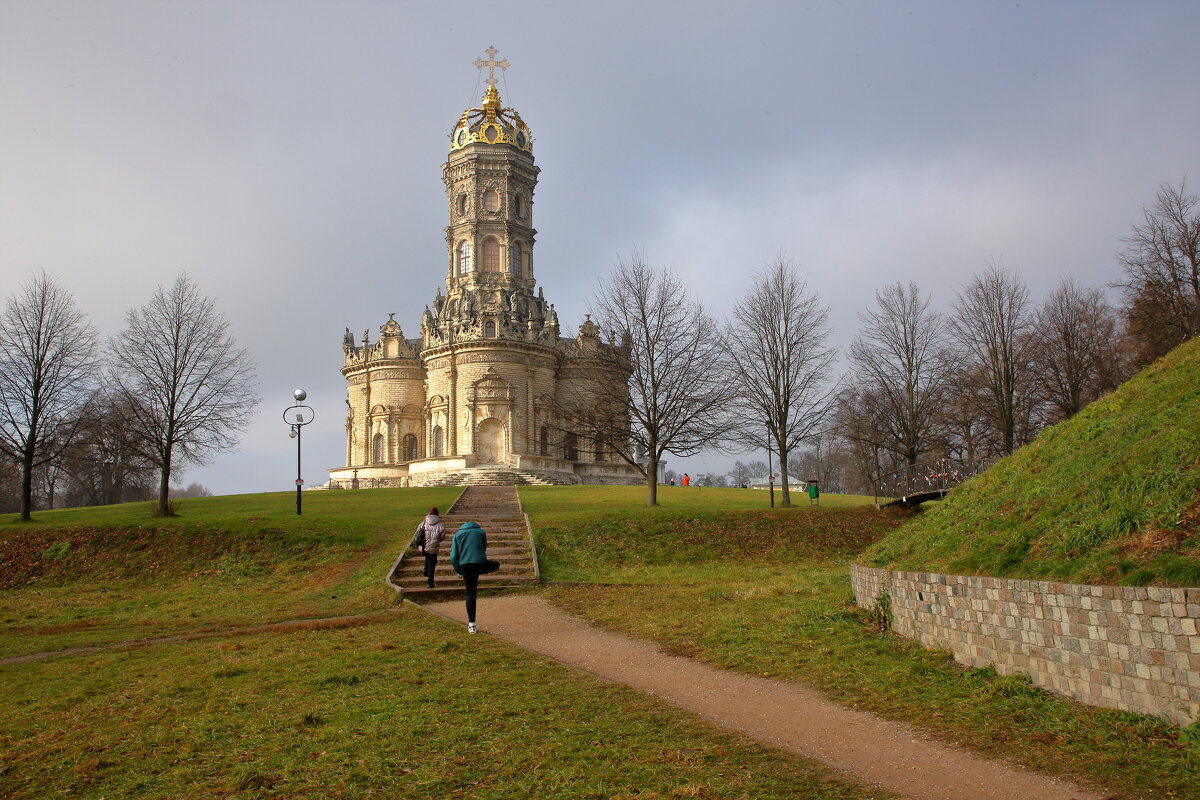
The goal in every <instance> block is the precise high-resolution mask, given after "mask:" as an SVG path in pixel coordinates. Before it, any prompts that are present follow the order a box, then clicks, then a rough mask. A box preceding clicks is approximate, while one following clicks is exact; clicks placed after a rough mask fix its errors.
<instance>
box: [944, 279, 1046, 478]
mask: <svg viewBox="0 0 1200 800" xmlns="http://www.w3.org/2000/svg"><path fill="white" fill-rule="evenodd" d="M954 312H955V313H954V316H953V318H952V320H951V323H950V325H951V330H952V331H953V334H954V336H955V338H956V339H957V340H958V343H959V345H960V346H961V348H962V350H963V358H964V360H965V362H966V363H965V366H966V369H967V371H968V372H971V373H973V374H974V375H976V376H977V378H978V381H979V382H978V384H977V386H978V388H979V389H980V391H979V393H978V394H977V395H976V398H977V401H978V402H979V404H980V409H981V411H982V412H983V414H984V416H985V418H986V419H987V420H988V422H989V423H990V425H991V428H992V432H993V434H994V436H995V439H996V442H995V444H996V447H997V449H998V450H999V451H1000V453H1002V454H1007V453H1011V452H1012V451H1013V450H1015V449H1016V448H1017V447H1018V446H1020V445H1022V444H1024V443H1025V442H1026V441H1028V440H1029V439H1030V438H1032V436H1033V432H1034V426H1033V423H1032V415H1033V412H1034V409H1035V406H1036V387H1035V385H1034V381H1033V370H1032V355H1033V353H1032V346H1031V345H1032V337H1031V336H1030V328H1031V325H1030V323H1031V315H1030V313H1029V290H1028V289H1027V288H1026V286H1025V284H1024V283H1022V282H1021V280H1020V279H1019V278H1018V277H1017V276H1016V274H1015V273H1013V272H1012V271H1010V270H1006V269H1003V268H1001V267H1000V266H999V265H998V264H995V263H993V264H990V265H989V266H988V268H987V269H986V270H985V271H984V272H983V274H981V275H976V276H975V277H974V278H972V279H971V282H970V283H968V284H967V285H966V286H965V287H964V288H963V290H962V291H961V292H959V294H958V297H957V299H956V300H955V303H954Z"/></svg>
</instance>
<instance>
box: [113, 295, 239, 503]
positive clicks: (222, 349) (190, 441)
mask: <svg viewBox="0 0 1200 800" xmlns="http://www.w3.org/2000/svg"><path fill="white" fill-rule="evenodd" d="M125 323H126V327H125V330H124V331H122V332H121V334H120V335H119V336H118V337H117V338H115V339H114V340H112V342H111V343H110V350H111V364H112V370H111V383H112V386H113V390H114V393H115V394H116V396H117V397H118V398H119V399H120V400H121V401H122V402H123V403H124V404H126V405H127V406H128V408H129V409H130V410H131V413H132V415H133V417H134V420H135V424H134V426H133V429H134V430H135V431H137V433H138V435H139V439H140V444H141V450H142V453H143V455H145V456H146V457H147V458H149V459H150V460H151V461H152V462H153V463H154V465H155V466H156V467H158V470H159V483H158V506H157V507H158V513H159V514H161V515H166V514H169V513H170V505H169V503H168V500H169V492H170V486H171V473H172V470H173V469H174V468H175V466H176V465H177V464H188V463H191V464H202V463H205V462H206V461H207V460H208V459H209V457H211V455H212V454H213V453H215V452H219V451H222V450H227V449H229V448H232V447H234V446H235V445H236V444H237V440H238V434H239V433H240V432H241V431H242V430H243V429H244V428H245V426H246V424H247V423H248V422H249V416H250V413H251V412H252V411H253V409H254V407H255V405H257V404H258V401H259V398H258V396H257V394H256V393H255V388H256V387H255V376H254V364H253V362H252V361H251V359H250V356H249V354H248V353H247V352H246V351H245V350H244V349H242V348H239V347H238V346H237V344H236V343H235V341H234V339H233V337H232V336H231V335H230V334H229V323H228V322H227V321H226V320H225V317H224V316H223V315H222V314H221V313H220V312H218V311H217V309H216V304H215V303H214V302H213V300H212V298H210V297H206V296H205V295H203V294H201V292H200V288H199V287H198V286H197V285H196V284H195V282H194V281H192V279H191V278H190V277H189V276H188V275H187V274H186V273H185V274H181V275H180V276H179V277H178V278H176V279H175V283H174V284H172V285H171V287H170V289H163V287H162V286H161V285H160V286H159V287H158V289H157V290H156V291H155V293H154V295H153V296H152V297H151V298H150V301H149V302H148V303H147V304H146V305H144V306H142V307H141V308H135V309H133V310H131V311H130V312H129V313H128V314H127V315H126V318H125Z"/></svg>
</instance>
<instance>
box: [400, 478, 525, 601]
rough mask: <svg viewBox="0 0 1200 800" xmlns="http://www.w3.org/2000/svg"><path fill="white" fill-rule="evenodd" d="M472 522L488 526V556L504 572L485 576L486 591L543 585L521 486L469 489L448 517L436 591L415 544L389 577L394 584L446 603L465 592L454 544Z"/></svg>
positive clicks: (408, 593)
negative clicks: (424, 572)
mask: <svg viewBox="0 0 1200 800" xmlns="http://www.w3.org/2000/svg"><path fill="white" fill-rule="evenodd" d="M468 521H474V522H477V523H478V524H479V527H481V528H483V530H484V533H486V534H487V542H488V549H487V557H488V558H490V559H492V560H494V561H499V562H500V569H499V570H498V571H496V572H493V573H492V574H490V575H480V576H479V588H480V590H484V589H518V588H524V587H527V586H530V585H532V584H536V583H537V582H538V580H539V575H538V569H537V553H536V552H534V549H533V542H532V541H531V539H530V536H529V528H528V526H527V525H526V523H525V515H524V514H523V513H522V511H521V501H520V499H519V498H518V497H517V490H516V487H515V486H513V485H511V484H510V485H490V486H487V485H473V486H468V487H467V488H466V489H464V490H463V493H462V494H461V495H459V497H458V500H457V501H455V503H454V505H453V506H451V507H450V508H449V509H448V510H447V511H446V513H445V514H443V515H442V523H443V524H444V525H445V526H446V538H445V539H444V540H443V541H442V546H441V548H440V552H439V553H438V564H437V572H435V573H434V584H435V587H434V588H433V589H429V588H428V587H426V585H425V576H424V575H422V574H421V571H422V569H424V567H425V558H424V556H422V555H421V554H420V553H419V552H418V551H417V548H415V547H413V546H412V544H411V542H410V543H409V545H408V546H407V547H406V548H405V550H404V552H403V553H402V554H401V555H400V558H398V559H397V560H396V563H395V564H394V565H393V566H392V570H391V572H389V573H388V578H387V582H388V584H389V585H391V586H392V587H393V588H395V589H397V590H398V591H400V593H401V594H402V595H403V596H404V597H405V598H409V599H421V598H424V599H435V598H436V599H445V598H447V597H448V596H454V595H456V594H460V593H461V592H462V591H463V580H462V577H461V576H459V575H457V574H456V573H455V572H454V568H453V567H451V566H450V540H451V539H452V538H453V537H454V532H455V531H457V530H458V528H459V526H460V525H462V524H463V523H464V522H468ZM413 527H414V529H415V528H416V525H414V526H413Z"/></svg>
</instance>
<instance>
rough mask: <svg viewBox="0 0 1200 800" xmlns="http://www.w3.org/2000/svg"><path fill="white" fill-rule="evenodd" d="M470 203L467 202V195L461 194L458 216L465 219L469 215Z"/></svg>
mask: <svg viewBox="0 0 1200 800" xmlns="http://www.w3.org/2000/svg"><path fill="white" fill-rule="evenodd" d="M468 202H469V201H468V200H467V196H466V195H465V194H460V195H459V196H458V215H459V216H460V217H465V216H466V215H467V203H468Z"/></svg>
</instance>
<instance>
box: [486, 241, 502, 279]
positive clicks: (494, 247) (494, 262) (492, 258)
mask: <svg viewBox="0 0 1200 800" xmlns="http://www.w3.org/2000/svg"><path fill="white" fill-rule="evenodd" d="M483 271H484V272H499V271H500V242H499V241H497V240H496V237H494V236H489V237H488V238H486V239H484V240H483Z"/></svg>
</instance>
